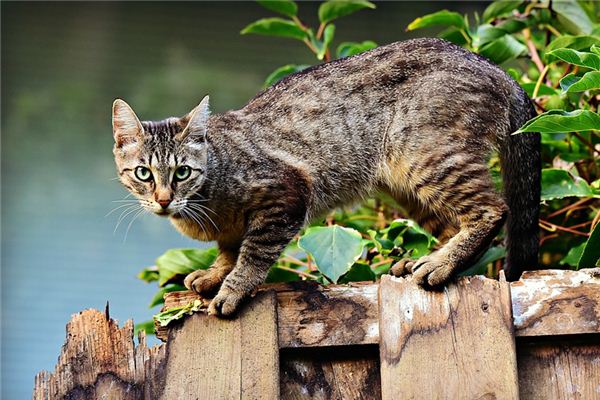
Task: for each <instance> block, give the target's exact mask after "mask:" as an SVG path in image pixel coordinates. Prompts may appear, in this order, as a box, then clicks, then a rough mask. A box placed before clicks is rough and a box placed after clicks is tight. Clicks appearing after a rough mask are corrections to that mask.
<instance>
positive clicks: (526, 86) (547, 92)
mask: <svg viewBox="0 0 600 400" xmlns="http://www.w3.org/2000/svg"><path fill="white" fill-rule="evenodd" d="M535 85H536V83H535V82H525V83H521V87H522V88H523V90H525V92H527V96H529V97H532V96H533V91H534V90H535ZM557 94H559V92H558V90H556V89H554V88H553V87H550V86H547V85H544V84H542V85H540V89H539V90H538V93H537V95H538V96H553V95H557Z"/></svg>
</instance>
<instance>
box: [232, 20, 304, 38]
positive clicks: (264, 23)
mask: <svg viewBox="0 0 600 400" xmlns="http://www.w3.org/2000/svg"><path fill="white" fill-rule="evenodd" d="M240 33H241V34H242V35H245V34H248V33H256V34H258V35H268V36H282V37H289V38H293V39H299V40H304V39H305V38H307V37H308V36H307V34H306V32H304V31H303V30H302V29H301V28H300V27H299V26H298V25H296V24H295V23H294V22H292V21H288V20H285V19H281V18H264V19H259V20H258V21H255V22H253V23H251V24H250V25H248V26H246V27H245V28H244V29H242V31H241V32H240Z"/></svg>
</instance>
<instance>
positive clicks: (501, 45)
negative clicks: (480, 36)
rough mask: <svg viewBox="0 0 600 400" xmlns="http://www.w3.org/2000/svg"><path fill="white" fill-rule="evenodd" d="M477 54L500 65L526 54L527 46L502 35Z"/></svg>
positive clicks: (511, 37)
mask: <svg viewBox="0 0 600 400" xmlns="http://www.w3.org/2000/svg"><path fill="white" fill-rule="evenodd" d="M479 54H481V55H482V56H484V57H487V58H489V59H490V60H491V61H493V62H495V63H496V64H502V63H504V62H506V61H509V60H513V59H515V58H517V57H520V56H522V55H525V54H527V46H525V45H524V44H523V43H521V42H519V41H518V40H517V39H515V38H514V37H513V36H511V35H504V36H502V37H500V38H499V39H496V40H494V41H492V42H490V43H488V44H486V45H485V46H483V47H482V48H481V49H480V50H479Z"/></svg>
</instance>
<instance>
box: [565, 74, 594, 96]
mask: <svg viewBox="0 0 600 400" xmlns="http://www.w3.org/2000/svg"><path fill="white" fill-rule="evenodd" d="M560 87H561V88H562V90H563V92H569V93H576V92H585V91H586V90H592V89H600V72H599V71H590V72H588V73H586V74H584V75H583V76H576V75H575V74H568V75H566V76H565V77H564V78H562V79H561V80H560Z"/></svg>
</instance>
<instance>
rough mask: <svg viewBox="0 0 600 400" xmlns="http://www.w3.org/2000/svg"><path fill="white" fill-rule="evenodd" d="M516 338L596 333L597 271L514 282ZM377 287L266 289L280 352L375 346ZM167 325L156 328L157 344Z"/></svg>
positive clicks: (169, 298)
mask: <svg viewBox="0 0 600 400" xmlns="http://www.w3.org/2000/svg"><path fill="white" fill-rule="evenodd" d="M510 285H511V296H512V303H513V316H514V326H515V335H516V336H549V335H562V334H576V333H600V269H598V268H594V269H589V270H580V271H567V270H544V271H529V272H525V273H524V274H523V278H522V279H521V280H520V281H517V282H512V283H511V284H510ZM378 288H379V284H376V283H371V282H365V283H353V284H351V285H329V286H320V285H317V284H316V283H315V282H299V283H295V284H275V285H264V286H263V287H262V288H261V289H260V290H261V291H263V290H275V291H276V293H277V304H278V315H279V327H278V335H279V346H280V347H281V348H295V347H318V346H345V345H355V344H377V343H379V318H378V313H379V311H378V304H377V291H378ZM198 298H199V297H198V295H196V294H195V293H192V292H172V293H167V294H166V296H165V309H168V308H171V307H176V306H182V305H185V304H187V303H189V302H190V301H193V300H194V299H198ZM168 330H169V328H168V327H164V328H163V327H158V328H157V332H158V333H157V336H158V337H159V338H160V339H161V340H166V338H167V337H168Z"/></svg>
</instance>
